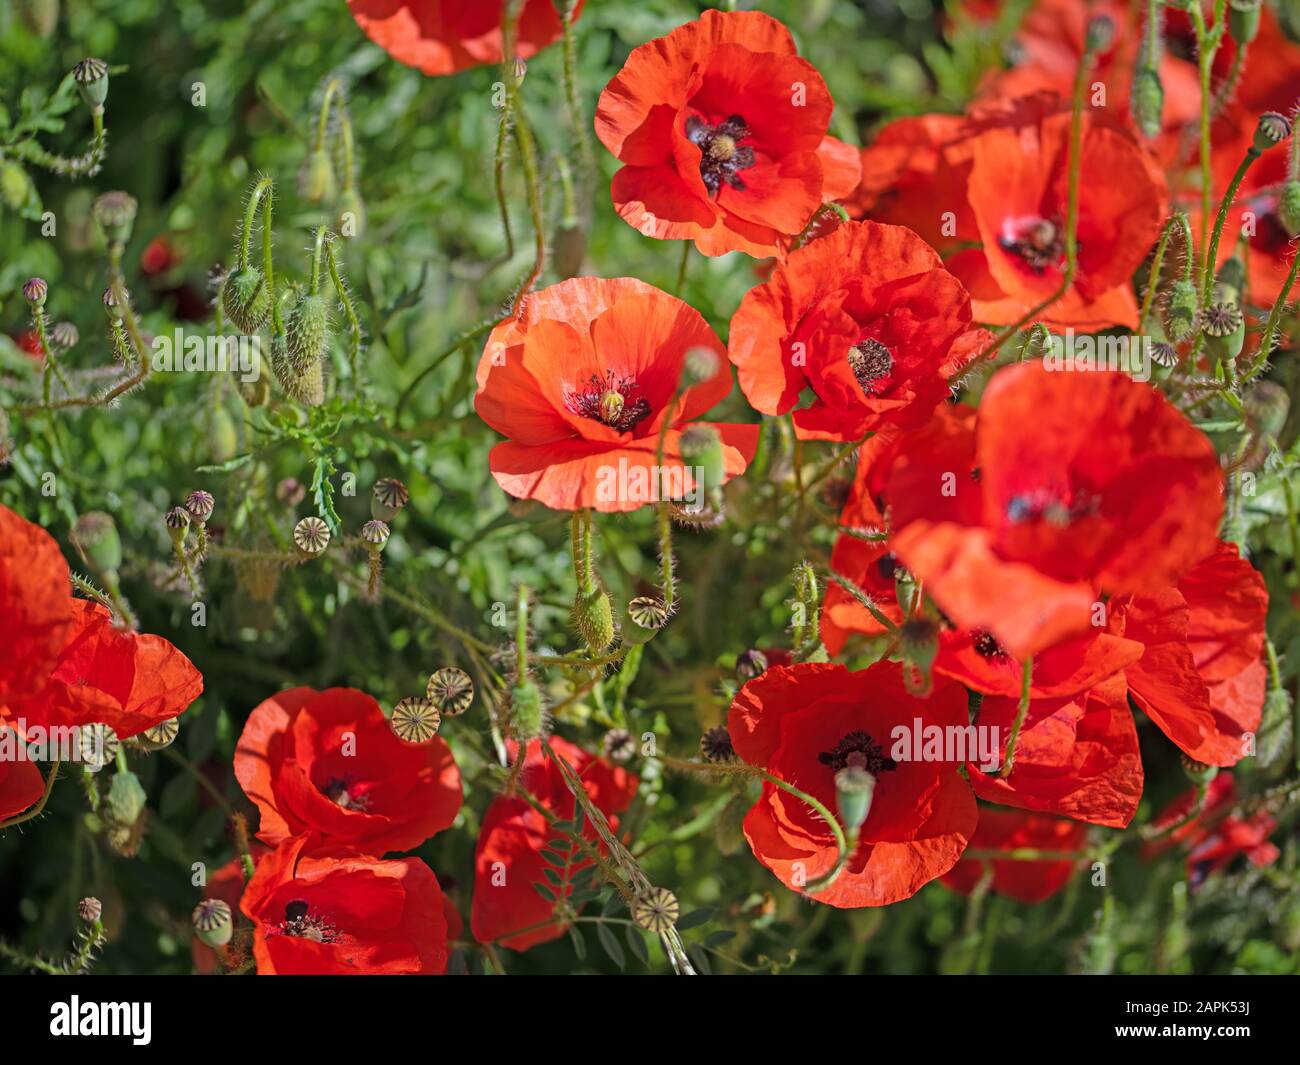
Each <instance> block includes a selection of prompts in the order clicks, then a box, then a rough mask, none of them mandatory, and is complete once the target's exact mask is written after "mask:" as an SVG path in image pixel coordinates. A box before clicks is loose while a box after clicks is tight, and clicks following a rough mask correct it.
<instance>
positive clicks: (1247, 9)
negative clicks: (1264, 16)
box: [1228, 0, 1264, 44]
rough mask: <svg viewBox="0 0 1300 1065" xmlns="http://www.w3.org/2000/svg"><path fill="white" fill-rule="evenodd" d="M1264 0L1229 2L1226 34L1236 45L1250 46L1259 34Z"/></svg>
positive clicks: (1232, 0)
mask: <svg viewBox="0 0 1300 1065" xmlns="http://www.w3.org/2000/svg"><path fill="white" fill-rule="evenodd" d="M1263 7H1264V0H1229V6H1228V32H1229V33H1231V34H1232V39H1233V40H1234V41H1236V42H1237V43H1238V44H1250V43H1251V42H1252V41H1253V40H1254V39H1255V37H1256V36H1257V35H1258V34H1259V21H1260V14H1261V12H1262V10H1263Z"/></svg>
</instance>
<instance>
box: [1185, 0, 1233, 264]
mask: <svg viewBox="0 0 1300 1065" xmlns="http://www.w3.org/2000/svg"><path fill="white" fill-rule="evenodd" d="M1226 9H1227V3H1226V0H1215V5H1214V16H1215V17H1214V28H1213V29H1212V30H1210V29H1207V27H1206V25H1205V12H1204V11H1203V10H1202V9H1201V5H1200V4H1189V5H1188V6H1187V13H1188V14H1189V15H1190V16H1191V19H1192V29H1193V30H1194V31H1195V33H1196V60H1197V69H1198V73H1199V75H1200V82H1201V119H1200V138H1201V251H1202V254H1204V252H1205V251H1206V247H1205V240H1206V236H1207V233H1208V226H1209V224H1210V209H1211V193H1212V190H1213V181H1214V179H1213V173H1212V169H1211V165H1210V162H1211V148H1212V145H1211V139H1210V121H1211V119H1212V117H1213V108H1214V96H1213V93H1211V91H1210V80H1211V76H1212V74H1213V72H1214V57H1215V55H1216V54H1217V53H1218V51H1219V44H1220V42H1221V41H1222V40H1223V33H1224V28H1225V22H1224V15H1225V13H1226ZM1202 270H1205V271H1209V272H1210V273H1213V271H1214V261H1213V259H1211V258H1209V257H1208V256H1207V257H1206V258H1205V259H1203V260H1202Z"/></svg>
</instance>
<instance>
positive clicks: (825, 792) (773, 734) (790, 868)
mask: <svg viewBox="0 0 1300 1065" xmlns="http://www.w3.org/2000/svg"><path fill="white" fill-rule="evenodd" d="M918 721H919V722H920V723H921V725H922V726H923V727H924V726H929V725H937V726H940V727H941V728H947V727H956V728H962V729H964V728H965V727H966V725H967V723H968V718H967V710H966V693H965V691H963V690H962V688H961V687H959V686H958V685H956V684H948V683H939V684H936V685H935V686H934V689H933V691H932V693H931V695H930V697H929V698H927V699H920V698H917V697H916V696H914V695H912V694H910V693H909V692H908V690H907V688H906V687H905V685H904V682H903V671H902V667H901V666H900V665H899V664H898V663H896V662H879V663H877V664H876V665H873V666H871V667H869V668H867V669H864V670H860V671H857V672H851V671H849V670H848V669H846V668H845V667H844V666H841V665H833V664H826V663H797V664H795V665H793V666H774V667H772V668H769V669H768V670H767V671H766V672H764V673H762V674H761V675H759V676H758V677H756V678H754V679H753V680H751V681H749V682H748V683H747V684H746V685H745V686H744V687H743V688H741V689H740V691H739V692H738V693H737V694H736V698H735V701H734V702H733V703H732V704H731V710H730V712H729V714H728V716H727V729H728V731H729V732H730V734H731V742H732V745H733V747H734V748H735V751H736V754H737V755H738V756H739V757H740V758H742V759H743V760H744V761H746V762H748V763H749V764H750V765H755V766H760V767H761V768H763V769H765V770H766V771H767V772H768V773H770V774H771V775H773V776H775V777H779V778H780V779H781V780H784V781H786V782H787V783H789V784H792V785H794V786H795V787H797V788H799V789H800V790H801V791H804V792H807V793H808V794H809V795H811V796H812V797H813V798H815V799H817V800H818V801H820V802H821V803H823V804H824V805H825V806H826V807H827V808H828V809H830V810H832V811H834V810H835V809H836V808H837V797H836V785H835V776H836V773H837V772H838V771H839V770H841V769H844V768H846V767H848V766H851V765H852V766H860V767H863V768H865V769H866V770H867V771H868V772H869V773H871V774H872V775H874V776H875V777H876V784H875V793H874V796H873V798H872V802H871V807H870V811H869V813H868V815H867V819H866V821H865V822H864V823H863V824H862V827H861V829H860V831H859V836H858V844H857V847H856V848H855V850H854V852H853V854H852V856H851V857H850V858H849V860H848V863H847V864H846V865H845V867H844V868H843V870H842V871H841V872H840V874H839V875H838V876H837V877H836V878H835V879H834V880H833V881H832V882H831V884H830V885H829V886H828V887H826V888H825V889H823V890H822V891H820V892H819V893H817V894H816V895H813V896H812V897H813V898H815V899H816V900H817V901H818V902H825V903H828V904H830V905H832V906H839V907H856V906H885V905H888V904H889V903H891V902H898V901H899V900H900V899H905V898H908V897H909V896H911V895H914V894H915V893H916V892H917V891H919V890H920V888H921V887H922V886H923V885H924V884H926V883H928V882H929V881H931V880H933V879H935V878H936V877H938V876H941V875H942V874H944V873H946V872H947V871H948V870H949V869H951V868H952V866H953V865H954V864H955V863H956V861H957V859H958V858H959V857H960V856H961V852H962V851H963V850H965V848H966V845H967V843H968V842H969V840H970V837H971V835H972V834H973V833H974V831H975V822H976V818H977V813H976V808H975V799H974V796H973V795H972V794H971V790H970V787H969V785H967V783H966V782H965V781H964V780H963V779H962V778H961V774H960V773H959V772H958V762H957V761H955V760H946V759H944V758H943V757H938V758H928V757H921V756H917V757H913V758H906V759H902V760H896V759H894V758H893V757H892V756H891V752H893V751H895V743H896V736H895V729H896V728H900V727H901V728H902V729H903V730H905V733H906V735H908V736H911V735H913V734H914V726H915V724H916V723H917V722H918ZM913 753H915V752H913ZM744 832H745V838H746V839H747V840H748V841H749V846H750V849H751V850H753V852H754V857H755V858H757V859H758V860H759V861H760V862H762V863H763V865H765V866H767V868H768V869H770V870H771V871H772V872H773V873H774V874H776V877H777V879H779V880H780V881H781V882H782V883H783V884H785V885H786V886H787V887H790V888H793V889H794V890H796V891H803V890H804V889H805V888H806V886H807V885H808V884H809V883H810V882H813V881H815V880H816V879H817V878H818V877H821V876H822V875H824V874H825V873H827V872H829V871H830V870H831V869H832V868H833V867H834V866H835V863H836V860H837V858H838V848H837V846H836V843H835V838H834V836H833V835H832V834H831V831H830V829H829V828H828V827H827V825H826V823H825V821H823V820H822V818H821V817H820V816H819V815H818V814H817V813H816V812H815V811H814V810H813V809H812V808H811V807H809V806H808V805H807V804H806V803H805V802H803V801H802V800H801V799H798V798H796V797H795V796H793V795H791V794H790V793H789V792H786V791H784V790H782V789H780V788H777V787H776V786H774V785H772V784H767V783H765V784H764V786H763V794H762V797H761V798H760V799H759V801H758V802H757V803H755V804H754V806H753V807H752V808H751V809H750V811H749V813H748V815H747V816H746V817H745V823H744Z"/></svg>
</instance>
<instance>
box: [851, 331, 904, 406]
mask: <svg viewBox="0 0 1300 1065" xmlns="http://www.w3.org/2000/svg"><path fill="white" fill-rule="evenodd" d="M849 369H850V370H852V371H853V376H854V377H855V378H857V382H858V385H859V386H860V387H861V388H862V391H863V392H865V393H866V394H867V395H869V396H871V395H874V394H875V393H876V390H877V388H878V387H879V386H880V384H881V382H882V381H884V380H885V379H886V378H887V377H888V376H889V375H890V373H891V372H892V371H893V369H894V356H893V354H892V353H891V352H890V350H889V349H888V348H887V347H885V345H884V344H882V343H881V342H880V341H879V340H876V339H875V338H874V337H870V338H868V339H866V340H863V341H862V342H861V343H858V344H854V345H853V347H851V348H849Z"/></svg>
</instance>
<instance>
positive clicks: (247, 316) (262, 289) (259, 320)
mask: <svg viewBox="0 0 1300 1065" xmlns="http://www.w3.org/2000/svg"><path fill="white" fill-rule="evenodd" d="M221 306H222V308H223V309H224V310H225V312H226V315H227V316H228V317H229V318H230V320H231V321H232V322H234V323H235V326H236V327H237V328H238V329H239V330H240V332H243V333H249V334H252V333H256V332H257V331H258V330H259V329H261V328H262V324H263V323H264V322H265V321H266V317H267V315H268V314H270V313H271V294H270V292H268V291H267V288H266V278H264V277H263V276H262V271H261V270H259V269H258V268H257V267H256V266H248V267H246V268H244V269H243V270H237V271H235V273H233V274H231V275H230V276H229V277H228V278H227V279H226V284H225V287H224V288H223V289H222V292H221Z"/></svg>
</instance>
